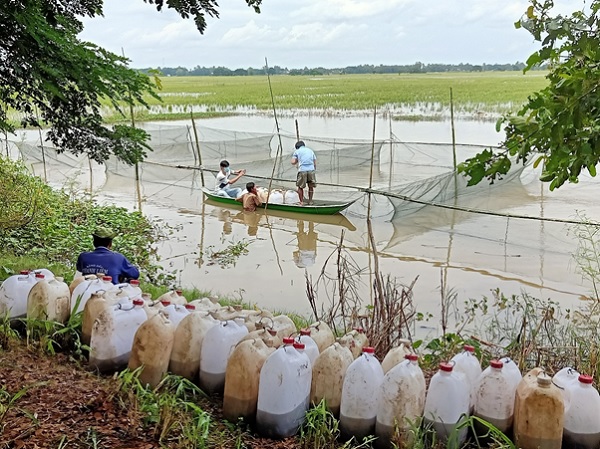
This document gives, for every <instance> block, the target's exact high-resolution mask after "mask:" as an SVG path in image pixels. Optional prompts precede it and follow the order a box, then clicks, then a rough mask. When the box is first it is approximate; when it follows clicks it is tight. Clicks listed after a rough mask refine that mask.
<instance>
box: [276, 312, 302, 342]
mask: <svg viewBox="0 0 600 449" xmlns="http://www.w3.org/2000/svg"><path fill="white" fill-rule="evenodd" d="M269 321H270V323H271V328H272V329H273V330H275V332H277V336H278V337H279V338H281V339H283V338H284V337H289V336H290V335H293V334H295V333H296V332H297V329H296V325H295V324H294V322H293V321H292V319H291V318H290V317H288V316H286V315H277V316H276V317H273V318H272V319H271V320H269Z"/></svg>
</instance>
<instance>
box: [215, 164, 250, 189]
mask: <svg viewBox="0 0 600 449" xmlns="http://www.w3.org/2000/svg"><path fill="white" fill-rule="evenodd" d="M219 165H220V166H221V169H220V170H219V173H217V179H216V184H215V193H216V194H217V195H219V196H224V197H230V198H237V197H238V196H240V195H241V194H242V189H240V188H239V187H231V184H233V183H234V182H236V181H237V180H238V179H240V178H241V177H242V176H244V175H245V174H246V170H245V169H243V168H242V169H241V170H231V169H230V168H229V162H227V161H226V160H222V161H221V163H220V164H219ZM231 175H235V178H231V179H229V176H231Z"/></svg>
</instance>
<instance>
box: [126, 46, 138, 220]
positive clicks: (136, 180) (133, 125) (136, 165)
mask: <svg viewBox="0 0 600 449" xmlns="http://www.w3.org/2000/svg"><path fill="white" fill-rule="evenodd" d="M121 53H122V54H123V57H125V50H123V48H122V47H121ZM127 93H128V94H129V115H130V116H131V126H132V127H133V128H135V117H134V115H133V99H132V98H131V92H130V91H129V89H128V90H127ZM135 191H136V194H137V203H138V211H139V212H140V213H141V212H142V189H141V186H140V164H139V162H137V161H136V163H135Z"/></svg>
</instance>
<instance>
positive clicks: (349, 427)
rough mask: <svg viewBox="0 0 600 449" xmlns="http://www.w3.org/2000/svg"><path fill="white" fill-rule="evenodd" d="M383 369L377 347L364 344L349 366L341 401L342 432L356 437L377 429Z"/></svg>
mask: <svg viewBox="0 0 600 449" xmlns="http://www.w3.org/2000/svg"><path fill="white" fill-rule="evenodd" d="M382 382H383V369H382V368H381V363H379V360H377V358H376V357H375V350H374V349H373V348H371V347H368V346H367V347H364V348H363V353H362V355H361V356H360V357H358V358H357V359H356V360H354V361H353V362H352V363H351V364H350V366H349V367H348V369H347V370H346V376H345V377H344V384H343V386H342V401H341V404H340V436H341V437H342V438H343V439H346V440H348V439H350V438H351V437H353V436H354V437H356V440H357V441H362V439H363V438H364V437H366V436H368V435H373V433H374V431H375V421H376V418H377V408H378V405H379V394H380V390H381V383H382Z"/></svg>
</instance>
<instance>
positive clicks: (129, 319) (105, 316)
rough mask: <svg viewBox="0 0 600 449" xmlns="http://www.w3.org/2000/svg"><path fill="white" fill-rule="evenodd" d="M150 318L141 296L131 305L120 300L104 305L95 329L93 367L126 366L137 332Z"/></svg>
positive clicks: (107, 369) (105, 369) (113, 368)
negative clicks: (107, 305)
mask: <svg viewBox="0 0 600 449" xmlns="http://www.w3.org/2000/svg"><path fill="white" fill-rule="evenodd" d="M88 303H89V301H88ZM146 319H147V317H146V312H144V302H143V301H142V300H141V299H134V300H133V301H132V302H131V304H128V305H123V304H122V303H117V304H114V305H112V306H109V307H106V308H104V310H102V311H101V312H100V313H99V314H98V316H97V318H96V320H95V322H94V326H93V328H92V336H91V339H90V359H89V363H90V366H92V367H94V368H96V369H98V371H100V372H114V371H120V370H122V369H123V368H125V367H126V366H127V363H128V362H129V357H130V355H131V349H132V347H133V338H134V336H135V333H136V332H137V330H138V329H139V327H140V326H141V325H142V324H143V323H144V322H145V321H146Z"/></svg>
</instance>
